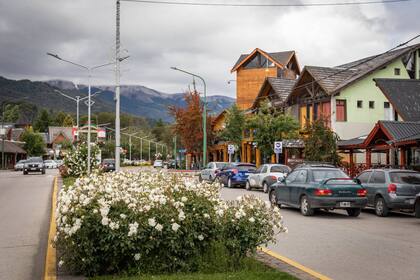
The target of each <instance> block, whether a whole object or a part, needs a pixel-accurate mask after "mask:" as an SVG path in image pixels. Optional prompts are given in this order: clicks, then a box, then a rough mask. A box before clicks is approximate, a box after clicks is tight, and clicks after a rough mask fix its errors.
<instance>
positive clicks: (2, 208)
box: [0, 170, 57, 280]
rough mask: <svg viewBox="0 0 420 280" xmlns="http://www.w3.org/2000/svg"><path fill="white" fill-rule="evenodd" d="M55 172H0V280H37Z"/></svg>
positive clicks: (41, 265)
mask: <svg viewBox="0 0 420 280" xmlns="http://www.w3.org/2000/svg"><path fill="white" fill-rule="evenodd" d="M56 174H57V171H56V170H47V173H46V174H45V175H40V173H33V174H32V173H31V174H29V175H23V174H22V172H14V171H1V172H0V279H2V280H3V279H4V280H6V279H7V280H15V279H16V280H26V279H41V278H42V276H43V273H44V263H45V250H46V246H47V239H48V228H49V217H50V209H51V208H50V207H51V190H52V183H53V179H54V176H55V175H56Z"/></svg>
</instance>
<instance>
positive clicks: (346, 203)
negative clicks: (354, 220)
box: [340, 201, 351, 207]
mask: <svg viewBox="0 0 420 280" xmlns="http://www.w3.org/2000/svg"><path fill="white" fill-rule="evenodd" d="M350 206H351V203H350V202H348V201H343V202H340V207H350Z"/></svg>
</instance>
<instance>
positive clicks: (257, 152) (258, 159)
mask: <svg viewBox="0 0 420 280" xmlns="http://www.w3.org/2000/svg"><path fill="white" fill-rule="evenodd" d="M255 165H256V166H257V167H258V166H260V165H261V151H260V149H258V148H256V149H255Z"/></svg>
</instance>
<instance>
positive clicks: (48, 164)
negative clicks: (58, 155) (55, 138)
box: [44, 159, 58, 169]
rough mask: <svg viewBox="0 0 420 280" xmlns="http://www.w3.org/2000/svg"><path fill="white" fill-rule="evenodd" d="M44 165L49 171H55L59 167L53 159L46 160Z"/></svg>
mask: <svg viewBox="0 0 420 280" xmlns="http://www.w3.org/2000/svg"><path fill="white" fill-rule="evenodd" d="M44 165H45V168H48V169H54V168H57V167H58V166H57V163H56V162H55V161H53V160H52V159H47V160H44Z"/></svg>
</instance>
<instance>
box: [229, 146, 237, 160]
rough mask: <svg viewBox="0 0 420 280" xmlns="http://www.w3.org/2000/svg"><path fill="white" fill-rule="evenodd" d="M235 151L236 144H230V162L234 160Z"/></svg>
mask: <svg viewBox="0 0 420 280" xmlns="http://www.w3.org/2000/svg"><path fill="white" fill-rule="evenodd" d="M234 153H235V146H234V145H232V144H229V145H228V154H229V162H232V155H233V154H234Z"/></svg>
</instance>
